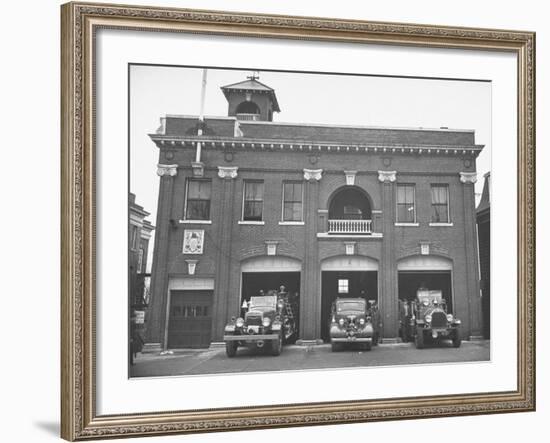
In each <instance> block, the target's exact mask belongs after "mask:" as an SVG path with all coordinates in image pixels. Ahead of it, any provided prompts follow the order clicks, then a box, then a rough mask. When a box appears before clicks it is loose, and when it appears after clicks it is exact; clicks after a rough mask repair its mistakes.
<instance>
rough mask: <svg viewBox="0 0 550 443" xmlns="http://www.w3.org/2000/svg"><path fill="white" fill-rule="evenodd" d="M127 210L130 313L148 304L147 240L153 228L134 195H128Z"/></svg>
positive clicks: (140, 309)
mask: <svg viewBox="0 0 550 443" xmlns="http://www.w3.org/2000/svg"><path fill="white" fill-rule="evenodd" d="M128 208H129V216H130V220H129V228H130V229H129V232H128V235H129V238H128V266H129V270H130V272H129V286H130V308H131V309H132V311H136V310H137V311H144V310H145V308H146V307H147V304H148V300H147V299H148V296H147V292H148V291H149V285H148V282H147V281H146V280H147V279H149V277H150V276H151V274H150V273H148V272H147V256H148V251H149V240H150V239H151V233H152V232H153V229H154V227H153V225H151V223H150V222H149V220H147V219H146V217H148V216H149V215H150V214H149V212H147V211H145V210H144V209H143V207H142V206H140V205H138V204H136V196H135V194H132V193H130V196H129V205H128Z"/></svg>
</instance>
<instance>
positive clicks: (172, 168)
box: [157, 164, 178, 177]
mask: <svg viewBox="0 0 550 443" xmlns="http://www.w3.org/2000/svg"><path fill="white" fill-rule="evenodd" d="M157 175H159V176H161V177H164V176H168V177H175V176H176V175H178V165H161V164H159V165H157Z"/></svg>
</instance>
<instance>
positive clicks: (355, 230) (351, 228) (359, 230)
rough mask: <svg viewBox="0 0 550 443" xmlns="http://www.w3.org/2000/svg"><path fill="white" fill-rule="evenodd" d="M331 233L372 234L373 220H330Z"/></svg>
mask: <svg viewBox="0 0 550 443" xmlns="http://www.w3.org/2000/svg"><path fill="white" fill-rule="evenodd" d="M328 233H329V234H372V220H329V221H328Z"/></svg>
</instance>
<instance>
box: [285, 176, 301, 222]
mask: <svg viewBox="0 0 550 443" xmlns="http://www.w3.org/2000/svg"><path fill="white" fill-rule="evenodd" d="M283 221H302V183H301V182H286V183H283Z"/></svg>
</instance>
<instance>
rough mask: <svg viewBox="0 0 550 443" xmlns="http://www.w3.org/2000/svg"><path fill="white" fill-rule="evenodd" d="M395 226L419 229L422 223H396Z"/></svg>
mask: <svg viewBox="0 0 550 443" xmlns="http://www.w3.org/2000/svg"><path fill="white" fill-rule="evenodd" d="M394 225H395V226H413V227H418V226H420V223H403V222H395V223H394Z"/></svg>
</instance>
